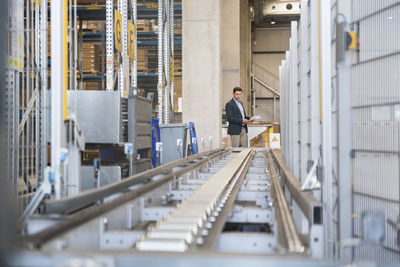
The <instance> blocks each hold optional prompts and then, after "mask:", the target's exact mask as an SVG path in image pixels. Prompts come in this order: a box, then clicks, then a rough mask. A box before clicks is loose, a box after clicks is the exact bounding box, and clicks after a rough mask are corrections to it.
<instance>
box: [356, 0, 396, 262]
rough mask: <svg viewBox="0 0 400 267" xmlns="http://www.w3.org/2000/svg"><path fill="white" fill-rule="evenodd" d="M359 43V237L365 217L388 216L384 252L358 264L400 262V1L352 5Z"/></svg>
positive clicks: (364, 0) (361, 252)
mask: <svg viewBox="0 0 400 267" xmlns="http://www.w3.org/2000/svg"><path fill="white" fill-rule="evenodd" d="M352 13H353V19H354V20H355V22H356V25H358V33H359V39H360V46H359V53H358V60H355V61H354V65H353V69H352V75H353V78H352V102H353V112H352V119H353V149H354V153H355V154H354V160H353V209H354V210H353V213H354V216H355V217H354V223H353V227H354V235H355V237H359V236H361V231H362V228H361V220H362V215H363V214H364V213H365V212H371V211H379V212H381V213H382V214H384V216H385V238H384V240H383V242H382V246H376V245H375V246H371V245H368V244H363V245H362V246H361V247H360V248H356V249H355V253H354V256H355V258H356V259H363V260H377V261H388V260H399V259H400V253H399V252H400V248H399V246H398V244H397V232H396V231H395V227H394V225H395V222H396V221H397V220H398V216H399V209H400V205H399V204H400V173H399V167H400V166H399V164H400V163H399V162H400V158H399V152H400V142H399V120H398V118H397V105H398V103H399V102H400V90H399V84H400V75H399V73H400V72H399V62H400V54H399V52H400V18H399V15H400V1H399V0H393V1H391V0H386V1H374V0H353V1H352Z"/></svg>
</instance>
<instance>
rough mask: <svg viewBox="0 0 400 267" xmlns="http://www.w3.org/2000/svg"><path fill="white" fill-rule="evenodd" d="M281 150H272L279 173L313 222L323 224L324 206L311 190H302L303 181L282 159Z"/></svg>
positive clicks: (309, 219)
mask: <svg viewBox="0 0 400 267" xmlns="http://www.w3.org/2000/svg"><path fill="white" fill-rule="evenodd" d="M280 153H281V152H280V151H277V150H272V152H271V154H272V157H273V159H274V162H275V163H276V166H277V167H278V169H279V174H280V177H281V179H282V181H283V182H284V183H285V185H286V187H287V188H288V189H289V192H290V194H291V195H292V197H293V198H294V200H295V201H296V203H297V204H298V205H299V207H300V209H301V210H302V212H303V213H304V215H305V216H306V217H307V219H308V221H309V222H310V223H311V224H322V216H323V213H322V211H323V206H322V203H321V202H320V201H318V200H316V199H315V197H314V195H313V194H312V193H311V192H309V191H308V192H305V191H301V183H300V181H298V180H297V179H296V177H295V176H294V174H293V173H292V172H291V171H290V170H289V169H288V167H287V166H286V165H285V163H284V162H283V160H282V157H281V155H280Z"/></svg>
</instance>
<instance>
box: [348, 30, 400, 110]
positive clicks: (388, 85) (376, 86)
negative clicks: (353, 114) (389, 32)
mask: <svg viewBox="0 0 400 267" xmlns="http://www.w3.org/2000/svg"><path fill="white" fill-rule="evenodd" d="M398 35H400V26H399V33H398ZM399 48H400V46H399ZM399 62H400V54H398V55H395V56H393V57H385V58H381V59H377V60H375V61H373V62H369V63H365V64H359V65H356V66H354V68H353V101H354V106H364V105H378V104H388V103H397V102H400V94H399V90H398V88H399V84H400V75H399V69H398V66H399Z"/></svg>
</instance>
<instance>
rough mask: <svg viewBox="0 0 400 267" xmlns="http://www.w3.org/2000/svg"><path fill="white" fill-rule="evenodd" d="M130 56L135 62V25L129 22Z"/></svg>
mask: <svg viewBox="0 0 400 267" xmlns="http://www.w3.org/2000/svg"><path fill="white" fill-rule="evenodd" d="M128 55H129V58H130V59H132V60H135V25H133V23H132V22H130V21H129V22H128Z"/></svg>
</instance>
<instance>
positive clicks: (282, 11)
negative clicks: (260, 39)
mask: <svg viewBox="0 0 400 267" xmlns="http://www.w3.org/2000/svg"><path fill="white" fill-rule="evenodd" d="M263 15H264V16H278V15H279V16H282V15H287V16H294V15H300V1H284V0H275V1H265V2H264V5H263Z"/></svg>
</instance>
